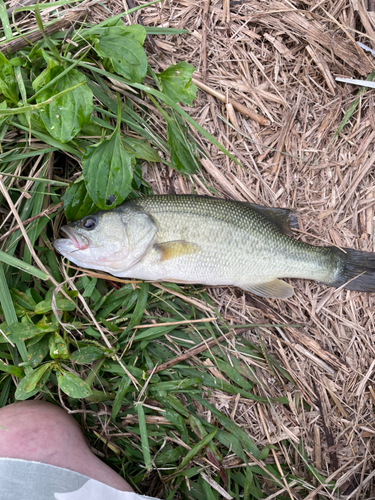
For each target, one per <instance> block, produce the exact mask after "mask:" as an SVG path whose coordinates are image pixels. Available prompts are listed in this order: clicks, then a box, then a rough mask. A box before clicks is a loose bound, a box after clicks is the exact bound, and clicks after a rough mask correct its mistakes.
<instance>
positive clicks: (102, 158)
mask: <svg viewBox="0 0 375 500" xmlns="http://www.w3.org/2000/svg"><path fill="white" fill-rule="evenodd" d="M134 163H135V158H134V155H132V154H130V153H128V152H127V151H125V149H124V147H123V145H122V143H121V139H120V134H119V133H118V131H115V132H114V133H113V134H112V135H111V137H110V138H109V139H105V140H104V141H102V142H100V143H99V144H98V145H96V146H92V147H91V148H89V149H88V151H87V153H86V154H85V155H84V157H83V158H82V171H83V176H84V178H85V181H86V188H87V191H88V192H89V195H90V197H91V198H92V200H93V201H94V203H95V204H96V205H97V206H98V207H99V208H101V209H102V210H108V209H110V208H113V207H115V206H116V205H119V204H120V203H122V202H123V201H124V200H125V198H126V197H127V195H128V194H129V193H130V191H131V182H132V178H133V165H134Z"/></svg>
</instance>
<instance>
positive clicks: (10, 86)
mask: <svg viewBox="0 0 375 500" xmlns="http://www.w3.org/2000/svg"><path fill="white" fill-rule="evenodd" d="M0 93H1V94H3V95H4V96H5V97H6V98H7V99H9V100H10V101H11V102H13V103H17V102H18V94H17V86H16V80H15V77H14V70H13V66H12V65H11V64H10V62H9V61H8V59H7V58H6V57H5V56H4V54H3V53H2V52H0Z"/></svg>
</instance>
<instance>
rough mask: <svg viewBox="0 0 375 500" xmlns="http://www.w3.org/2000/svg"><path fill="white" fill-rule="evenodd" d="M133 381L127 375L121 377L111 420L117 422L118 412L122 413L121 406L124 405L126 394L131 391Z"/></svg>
mask: <svg viewBox="0 0 375 500" xmlns="http://www.w3.org/2000/svg"><path fill="white" fill-rule="evenodd" d="M130 384H131V380H130V378H129V377H128V376H127V375H124V376H123V377H121V382H120V385H119V386H118V389H117V393H116V397H115V400H114V402H113V406H112V412H111V419H112V420H115V419H116V417H117V414H118V412H119V411H120V408H121V405H122V404H123V401H124V398H125V396H126V393H127V392H128V390H129V387H130Z"/></svg>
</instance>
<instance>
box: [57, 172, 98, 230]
mask: <svg viewBox="0 0 375 500" xmlns="http://www.w3.org/2000/svg"><path fill="white" fill-rule="evenodd" d="M64 210H65V216H66V218H67V219H68V220H69V221H74V220H77V219H82V217H86V215H89V214H91V213H93V212H95V211H96V210H99V207H97V206H96V205H95V203H94V202H93V201H92V199H91V198H90V195H89V193H88V192H87V189H86V184H85V182H84V180H83V179H82V180H80V181H78V182H73V183H72V184H70V186H69V187H68V188H67V190H66V191H65V194H64Z"/></svg>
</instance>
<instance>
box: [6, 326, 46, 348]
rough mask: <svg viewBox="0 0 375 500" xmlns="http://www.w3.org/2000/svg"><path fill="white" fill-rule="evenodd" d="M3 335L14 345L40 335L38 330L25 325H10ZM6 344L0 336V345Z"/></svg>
mask: <svg viewBox="0 0 375 500" xmlns="http://www.w3.org/2000/svg"><path fill="white" fill-rule="evenodd" d="M4 333H5V335H6V336H7V337H8V339H9V340H10V342H13V343H16V342H20V341H21V340H27V339H31V338H32V337H35V336H36V335H39V334H40V330H39V329H38V328H37V327H36V326H35V325H32V324H30V323H29V324H26V323H16V324H14V325H10V326H8V327H7V328H6V329H5V332H4ZM5 342H7V339H6V338H5V337H4V336H3V335H1V336H0V344H3V343H5Z"/></svg>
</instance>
